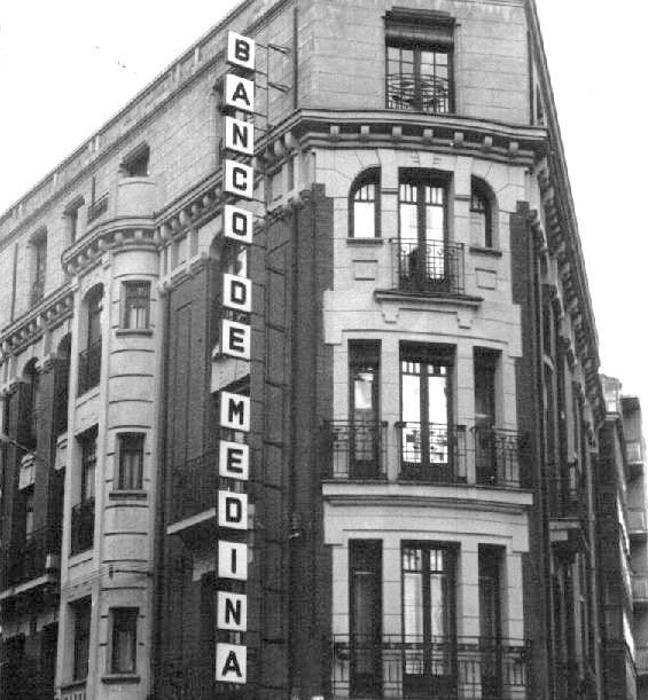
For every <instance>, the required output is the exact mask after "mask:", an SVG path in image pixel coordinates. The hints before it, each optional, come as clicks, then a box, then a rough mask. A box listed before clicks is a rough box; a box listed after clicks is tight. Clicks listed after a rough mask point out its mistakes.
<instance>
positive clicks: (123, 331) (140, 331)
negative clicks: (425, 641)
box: [115, 328, 153, 337]
mask: <svg viewBox="0 0 648 700" xmlns="http://www.w3.org/2000/svg"><path fill="white" fill-rule="evenodd" d="M115 335H116V336H118V337H121V336H128V335H135V336H138V335H139V336H151V335H153V329H152V328H118V329H117V330H116V331H115Z"/></svg>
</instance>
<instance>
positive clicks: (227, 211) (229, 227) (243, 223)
mask: <svg viewBox="0 0 648 700" xmlns="http://www.w3.org/2000/svg"><path fill="white" fill-rule="evenodd" d="M253 228H254V218H253V214H252V212H251V211H248V210H247V209H241V207H235V206H233V205H232V204H226V205H225V207H224V209H223V231H224V235H225V238H229V239H231V240H233V241H238V242H239V243H247V244H248V245H249V244H250V243H252V231H253Z"/></svg>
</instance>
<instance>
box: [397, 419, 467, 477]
mask: <svg viewBox="0 0 648 700" xmlns="http://www.w3.org/2000/svg"><path fill="white" fill-rule="evenodd" d="M396 430H397V431H398V434H399V452H400V472H399V478H400V479H404V480H412V481H427V482H444V483H465V482H466V480H467V478H466V477H467V471H466V428H465V426H463V425H446V424H443V423H414V422H412V421H404V422H400V423H396Z"/></svg>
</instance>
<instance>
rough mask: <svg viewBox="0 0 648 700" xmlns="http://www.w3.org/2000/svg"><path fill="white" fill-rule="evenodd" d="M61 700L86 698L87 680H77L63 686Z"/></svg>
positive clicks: (83, 699) (84, 699)
mask: <svg viewBox="0 0 648 700" xmlns="http://www.w3.org/2000/svg"><path fill="white" fill-rule="evenodd" d="M61 700H86V682H85V681H77V682H75V683H70V684H69V685H67V686H65V687H63V688H61Z"/></svg>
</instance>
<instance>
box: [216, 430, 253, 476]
mask: <svg viewBox="0 0 648 700" xmlns="http://www.w3.org/2000/svg"><path fill="white" fill-rule="evenodd" d="M218 473H219V475H220V476H222V477H225V478H227V479H238V480H239V481H247V480H248V478H249V476H250V447H249V446H248V445H243V444H242V443H240V442H230V441H229V440H221V441H220V445H219V448H218Z"/></svg>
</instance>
